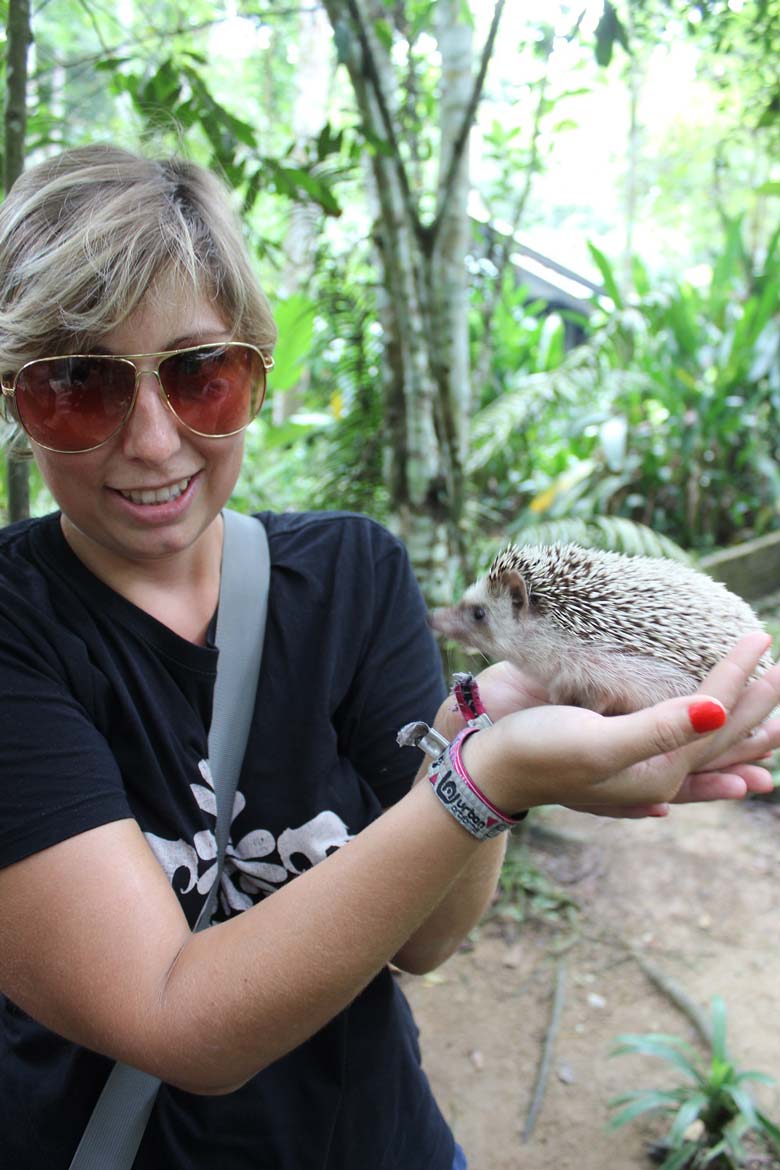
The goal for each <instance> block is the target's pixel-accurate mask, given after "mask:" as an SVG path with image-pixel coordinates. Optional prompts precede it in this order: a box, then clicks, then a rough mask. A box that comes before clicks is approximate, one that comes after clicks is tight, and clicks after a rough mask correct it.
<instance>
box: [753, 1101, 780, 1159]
mask: <svg viewBox="0 0 780 1170" xmlns="http://www.w3.org/2000/svg"><path fill="white" fill-rule="evenodd" d="M756 1117H757V1118H758V1120H759V1123H760V1125H761V1129H762V1131H763V1133H765V1134H766V1136H767V1137H768V1138H769V1139H770V1141H772V1142H773V1143H774V1145H775V1146H776V1147H777V1148H778V1149H779V1150H780V1126H778V1125H777V1124H776V1123H775V1122H774V1121H772V1120H771V1119H770V1118H769V1117H767V1115H766V1114H765V1113H762V1112H761V1110H760V1109H757V1110H756Z"/></svg>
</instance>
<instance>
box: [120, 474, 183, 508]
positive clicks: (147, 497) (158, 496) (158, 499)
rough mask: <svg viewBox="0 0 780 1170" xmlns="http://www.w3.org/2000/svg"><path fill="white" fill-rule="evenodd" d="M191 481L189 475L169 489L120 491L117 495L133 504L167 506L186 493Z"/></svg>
mask: <svg viewBox="0 0 780 1170" xmlns="http://www.w3.org/2000/svg"><path fill="white" fill-rule="evenodd" d="M191 479H192V476H191V475H190V476H188V477H187V479H181V480H179V482H178V483H173V484H171V485H170V486H169V487H162V488H153V489H146V490H144V491H140V492H123V491H122V490H121V489H120V490H119V494H120V496H124V497H125V499H126V500H131V501H132V503H134V504H167V503H168V501H169V500H175V499H176V497H177V496H180V495H181V493H182V492H183V491H186V489H187V486H188V485H189V482H190V480H191Z"/></svg>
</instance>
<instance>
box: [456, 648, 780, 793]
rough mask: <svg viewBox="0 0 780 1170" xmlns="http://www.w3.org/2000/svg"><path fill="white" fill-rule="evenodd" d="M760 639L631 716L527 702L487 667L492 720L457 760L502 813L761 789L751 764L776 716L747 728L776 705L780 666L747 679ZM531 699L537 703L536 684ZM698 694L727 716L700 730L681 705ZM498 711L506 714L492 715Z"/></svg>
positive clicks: (764, 783)
mask: <svg viewBox="0 0 780 1170" xmlns="http://www.w3.org/2000/svg"><path fill="white" fill-rule="evenodd" d="M768 642H769V639H768V636H767V635H764V634H760V633H759V634H750V635H748V636H747V637H745V638H743V639H741V641H740V642H739V643H738V644H737V646H736V647H735V648H734V650H733V651H732V652H731V653H730V654H729V655H727V657H726V658H724V659H723V660H722V661H721V662H720V663H719V664H718V665H717V666H716V667H715V668H714V669H713V670H712V671H711V672H710V674H709V675H708V677H707V679H706V680H705V682H704V683H703V684H702V688H701V692H700V693H699V694H698V695H696V696H690V697H685V698H676V699H670V700H667V701H666V702H663V703H659V704H657V705H656V706H654V707H650V708H647V709H645V710H643V711H637V712H635V713H633V714H631V715H619V716H608V717H604V716H601V715H597V714H595V713H594V712H592V711H586V710H582V709H580V708H575V707H552V706H532V705H531V703H532V701H533V698H534V688H533V687H530V686H528V685H527V682H526V681H524V680H523V679H522V676H520V677H519V679H518V674H519V672H517V671H514V670H513V669H512V668H511V667H508V666H507V664H504V663H502V664H499V666H498V667H491V668H490V669H489V670H488V671H485V672H483V674H481V675H480V676H479V680H478V681H479V683H480V690H481V692H482V695H483V700H484V701H485V705H486V707H487V709H488V710H489V711H490V713H491V715H492V716H494V717H496V716H499V721H498V722H497V724H496V726H495V727H494V728H492V729H490V730H489V731H488V732H486V733H480V734H479V735H476V736H472V737H470V739H469V740H467V741H466V743H465V744H464V757H463V758H464V762H465V764H466V766H467V767H468V768H469V770H471V771H472V774H473V775H474V779H475V781H476V782H477V784H479V786H480V787H484V790H485V792H486V794H487V795H488V796H490V798H491V799H492V800H494V802H495V803H496V804H497V805H498V807H499V808H503V809H506V810H507V811H514V810H516V809H520V808H523V807H530V806H531V805H537V804H566V805H569V806H570V807H572V808H576V809H580V810H583V811H588V812H597V813H600V814H604V815H610V816H647V815H656V816H658V815H663V814H664V813H665V812H666V811H667V806H668V804H669V803H670V802H676V803H682V802H686V801H693V800H712V799H722V798H729V797H732V798H733V797H739V796H744V795H745V793H746V792H748V791H753V792H756V791H758V792H761V791H768V790H769V789H770V788H771V778H770V777H769V774H768V772H766V770H765V769H764V768H762V767H761V766H760V765H757V764H755V763H753V762H752V761H755V760H757V759H759V758H761V757H763V756H765V755H766V753H767V752H769V751H771V750H772V749H773V748H774V747H776V746H778V745H779V744H780V720H769V721H767V722H766V723H764V724H763V726H762V727H761V728H760V730H758V731H755V732H754V728H757V727H758V726H759V725H760V724H762V722H763V721H764V720H765V719H766V718H767V716H768V715H769V713H770V712H771V711H772V709H773V708H774V707H776V706H777V704H778V702H780V666H774V667H772V668H771V669H770V670H769V671H767V672H766V673H765V674H764V675H763V676H762V677H761V678H760V679H757V680H753V681H752V682H751V681H749V680H750V675H751V673H752V671H753V670H754V669H755V667H756V665H757V663H758V661H759V659H760V657H761V655H762V654H763V652H764V651H765V650H766V648H767V645H768ZM483 680H484V689H483ZM536 696H537V702H539V701H540V700H541V701H542V702H543V701H544V698H543V696H542V694H541V692H539V691H538V690H537V691H536ZM707 697H711V698H712V699H714V700H715V701H716V704H717V703H720V704H722V706H723V707H724V708H725V711H726V712H727V714H728V718H727V720H726V721H725V723H724V726H723V727H721V728H720V729H718V730H714V731H709V732H704V733H702V732H701V731H697V730H696V729H695V727H694V726H693V723H692V722H691V715H690V711H691V708H692V706H693V705H694V704H695V703H696V702H697V701H701V700H702V699H705V700H706V698H707ZM518 703H520V704H523V707H522V709H519V710H518ZM507 708H509V709H510V710H513V711H514V713H513V714H506V715H504V717H503V718H501V717H500V712H503V711H506V710H507Z"/></svg>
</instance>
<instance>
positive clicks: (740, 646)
mask: <svg viewBox="0 0 780 1170" xmlns="http://www.w3.org/2000/svg"><path fill="white" fill-rule="evenodd" d="M771 644H772V638H771V636H770V635H769V634H766V633H763V632H761V631H760V630H757V631H755V633H752V634H746V635H745V636H744V637H743V638H740V639H739V641H738V642H737V643H736V645H735V646H734V648H733V649H732V650H730V651H729V653H728V654H727V655H726V656H725V657H724V658H722V659H721V660H720V662H718V663H717V664H716V665H715V666H714V667H713V668H712V670H711V671H710V672H709V674H708V675H707V676H706V678H705V679H704V680H703V682H702V684H701V690H702V691H703V692H704V693H706V694H708V695H715V696H716V698H718V699H720V701H721V702H722V703H723V704H724V706H726V707H728V708H731V707H733V706H734V704H735V703H736V702H737V700H738V699H739V697H740V696H741V694H742V692H743V690H744V687H745V683H746V682H747V681H748V679H749V678H750V676H751V675H752V673H753V671H754V670H755V669H756V667H757V666H758V664H759V662H760V661H761V658H762V655H763V654H764V653H765V652H766V651H767V650H768V649H769V647H770V646H771Z"/></svg>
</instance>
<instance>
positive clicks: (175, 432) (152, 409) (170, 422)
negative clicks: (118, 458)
mask: <svg viewBox="0 0 780 1170" xmlns="http://www.w3.org/2000/svg"><path fill="white" fill-rule="evenodd" d="M136 378H137V387H136V395H135V402H134V404H133V409H132V411H131V412H130V417H129V418H128V420H127V422H126V423H125V425H124V427H123V428H122V433H121V439H122V450H123V452H124V454H125V455H126V456H127V457H128V458H129V459H140V460H142V461H143V462H144V463H164V462H165V461H166V460H167V459H169V458H170V456H171V455H173V454H174V453H175V452H176V451H177V450H178V449H179V447H180V446H181V433H180V430H179V424H178V422H177V420H176V418H175V416H174V414H173V412H172V411H171V410H169V409H168V406H167V405H166V403H165V400H164V398H163V392H162V387H161V386H160V383H159V380H158V377H157V374H156V373H154V371H153V370H139V371H138V374H137V375H136Z"/></svg>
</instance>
